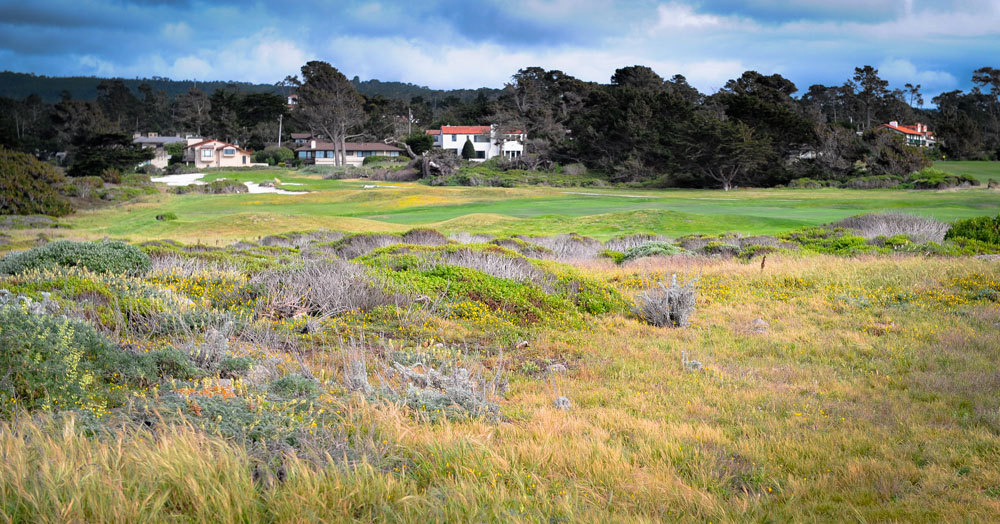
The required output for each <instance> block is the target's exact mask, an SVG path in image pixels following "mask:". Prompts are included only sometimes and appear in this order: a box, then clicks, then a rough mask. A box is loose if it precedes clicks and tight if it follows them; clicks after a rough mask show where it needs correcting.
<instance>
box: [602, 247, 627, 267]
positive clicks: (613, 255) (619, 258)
mask: <svg viewBox="0 0 1000 524" xmlns="http://www.w3.org/2000/svg"><path fill="white" fill-rule="evenodd" d="M597 256H598V257H600V258H610V259H611V260H613V261H614V262H615V264H621V263H622V262H623V261H625V253H622V252H621V251H615V250H613V249H605V250H603V251H601V252H600V253H598V254H597Z"/></svg>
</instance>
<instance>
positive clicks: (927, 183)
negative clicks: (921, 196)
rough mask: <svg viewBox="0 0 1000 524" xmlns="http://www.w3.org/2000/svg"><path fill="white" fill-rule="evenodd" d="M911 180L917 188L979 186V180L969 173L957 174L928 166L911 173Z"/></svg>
mask: <svg viewBox="0 0 1000 524" xmlns="http://www.w3.org/2000/svg"><path fill="white" fill-rule="evenodd" d="M910 182H911V183H912V184H913V187H915V188H917V189H948V188H950V187H973V186H978V185H979V181H978V180H976V179H975V177H972V176H969V175H955V174H952V173H947V172H945V171H941V170H940V169H936V168H933V167H927V168H924V169H921V170H920V171H917V172H915V173H912V174H910Z"/></svg>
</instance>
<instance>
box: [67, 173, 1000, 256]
mask: <svg viewBox="0 0 1000 524" xmlns="http://www.w3.org/2000/svg"><path fill="white" fill-rule="evenodd" d="M938 165H940V166H942V168H943V169H950V170H961V171H963V172H973V171H975V172H976V173H977V176H982V177H988V176H989V173H990V170H989V169H987V168H992V167H995V166H996V164H984V165H980V163H974V162H952V163H939V164H938ZM969 166H971V167H969ZM976 169H978V171H976ZM221 177H226V178H232V179H237V180H240V181H254V182H261V181H269V180H273V179H275V178H278V179H279V180H280V181H281V182H282V183H284V184H288V183H291V184H296V185H287V186H284V187H285V189H289V190H295V191H308V192H309V193H308V194H305V195H276V194H235V195H203V194H186V195H175V194H172V193H161V194H159V195H155V196H152V197H149V198H147V199H146V200H143V201H140V202H135V203H131V204H128V205H125V206H118V207H110V208H104V209H100V210H95V211H87V212H81V213H78V214H76V215H73V216H71V217H69V218H68V220H67V222H68V223H69V224H70V225H71V226H72V227H73V232H72V233H69V235H70V236H77V237H103V236H110V237H116V238H127V239H132V240H144V239H155V238H172V239H177V240H183V241H191V240H202V241H210V240H219V241H221V240H232V239H244V238H247V239H248V238H254V237H257V236H261V235H266V234H274V233H280V232H287V231H295V230H308V229H319V228H327V229H338V230H344V231H403V230H406V229H409V228H412V227H415V226H426V227H434V228H437V229H440V230H442V231H445V232H460V231H464V232H470V233H480V232H483V233H528V234H530V233H568V232H577V233H581V234H586V235H592V236H595V237H598V238H609V237H612V236H614V235H618V234H623V233H631V232H655V233H660V234H665V235H672V236H676V235H683V234H688V233H722V232H730V231H732V232H740V233H747V234H765V233H777V232H782V231H788V230H790V229H795V228H798V227H801V226H806V225H815V224H822V223H827V222H831V221H834V220H838V219H840V218H844V217H847V216H851V215H856V214H859V213H865V212H880V211H903V212H907V213H913V214H918V215H924V216H928V217H933V218H936V219H940V220H949V221H950V220H955V219H959V218H968V217H973V216H980V215H991V214H994V215H995V214H997V213H998V212H1000V194H998V193H996V192H993V191H988V190H985V189H981V188H980V189H970V190H950V191H897V190H872V191H859V190H846V189H819V190H812V189H752V190H740V191H730V192H723V191H717V190H638V189H594V188H551V187H519V188H483V187H430V186H426V185H423V184H417V183H399V182H394V183H391V182H370V181H366V180H323V179H321V178H319V177H317V176H314V175H301V174H297V173H296V172H294V171H273V172H272V171H253V172H242V173H220V174H213V175H212V176H210V177H208V179H209V180H211V179H216V178H221ZM998 178H1000V176H998ZM366 185H367V186H371V185H375V186H379V187H375V188H368V189H365V186H366ZM167 212H172V213H174V214H176V215H177V219H176V220H171V221H158V220H157V219H156V217H157V216H158V215H162V214H164V213H167Z"/></svg>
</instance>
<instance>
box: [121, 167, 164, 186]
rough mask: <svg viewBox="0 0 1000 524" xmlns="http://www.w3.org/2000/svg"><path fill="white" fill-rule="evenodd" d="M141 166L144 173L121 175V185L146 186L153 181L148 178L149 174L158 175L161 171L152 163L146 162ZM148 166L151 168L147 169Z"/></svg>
mask: <svg viewBox="0 0 1000 524" xmlns="http://www.w3.org/2000/svg"><path fill="white" fill-rule="evenodd" d="M143 167H144V169H143V173H144V174H140V173H135V174H131V175H125V176H123V177H122V185H123V186H134V187H143V186H148V185H150V184H152V183H153V182H152V181H151V180H150V175H159V174H162V173H163V170H162V169H160V168H158V167H156V166H154V165H150V164H147V165H145V166H143ZM148 168H152V169H148Z"/></svg>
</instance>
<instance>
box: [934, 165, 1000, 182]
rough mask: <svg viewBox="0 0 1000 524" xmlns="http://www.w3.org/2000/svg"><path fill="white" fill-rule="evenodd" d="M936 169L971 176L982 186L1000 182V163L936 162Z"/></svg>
mask: <svg viewBox="0 0 1000 524" xmlns="http://www.w3.org/2000/svg"><path fill="white" fill-rule="evenodd" d="M934 167H936V168H938V169H940V170H942V171H947V172H948V173H954V174H956V175H971V176H973V177H975V178H976V180H978V181H979V182H980V183H982V184H986V183H987V182H989V181H990V179H993V180H996V181H997V182H1000V162H977V161H971V160H960V161H948V162H934Z"/></svg>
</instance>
